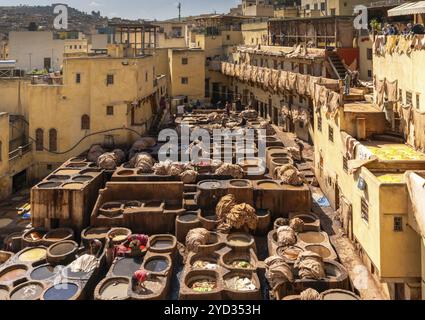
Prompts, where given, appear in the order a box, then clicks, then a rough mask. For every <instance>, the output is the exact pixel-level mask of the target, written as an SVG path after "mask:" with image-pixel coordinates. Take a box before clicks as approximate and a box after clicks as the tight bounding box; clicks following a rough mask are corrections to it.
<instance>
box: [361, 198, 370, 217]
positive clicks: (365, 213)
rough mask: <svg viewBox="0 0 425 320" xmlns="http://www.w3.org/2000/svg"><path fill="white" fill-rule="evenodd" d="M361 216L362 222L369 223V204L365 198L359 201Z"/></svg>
mask: <svg viewBox="0 0 425 320" xmlns="http://www.w3.org/2000/svg"><path fill="white" fill-rule="evenodd" d="M361 216H362V219H363V220H364V221H366V222H369V204H368V203H367V201H366V199H365V198H362V200H361Z"/></svg>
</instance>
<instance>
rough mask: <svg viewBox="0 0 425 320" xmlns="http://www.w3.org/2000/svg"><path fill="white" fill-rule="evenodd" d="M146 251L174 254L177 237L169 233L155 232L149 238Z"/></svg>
mask: <svg viewBox="0 0 425 320" xmlns="http://www.w3.org/2000/svg"><path fill="white" fill-rule="evenodd" d="M148 251H150V252H153V253H168V254H171V255H172V256H174V255H175V254H176V252H177V239H176V237H174V236H172V235H169V234H157V235H154V236H152V237H150V238H149V246H148Z"/></svg>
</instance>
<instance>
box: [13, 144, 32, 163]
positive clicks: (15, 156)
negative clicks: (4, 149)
mask: <svg viewBox="0 0 425 320" xmlns="http://www.w3.org/2000/svg"><path fill="white" fill-rule="evenodd" d="M31 150H32V143H31V142H30V143H28V144H26V145H24V146H20V147H19V148H18V149H16V150H13V151H12V152H9V161H13V160H16V159H20V158H22V157H23V156H24V155H25V154H26V153H28V152H30V151H31Z"/></svg>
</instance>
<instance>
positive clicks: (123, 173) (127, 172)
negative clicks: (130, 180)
mask: <svg viewBox="0 0 425 320" xmlns="http://www.w3.org/2000/svg"><path fill="white" fill-rule="evenodd" d="M133 173H134V171H133V170H120V171H118V172H117V175H119V176H131V175H132V174H133Z"/></svg>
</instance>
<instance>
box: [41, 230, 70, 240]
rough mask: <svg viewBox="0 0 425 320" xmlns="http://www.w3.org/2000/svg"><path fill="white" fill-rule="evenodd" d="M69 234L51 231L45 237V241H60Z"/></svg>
mask: <svg viewBox="0 0 425 320" xmlns="http://www.w3.org/2000/svg"><path fill="white" fill-rule="evenodd" d="M69 235H70V234H69V232H67V231H52V232H51V233H48V234H47V235H46V239H48V240H51V241H60V240H62V239H65V238H66V237H68V236H69Z"/></svg>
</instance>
